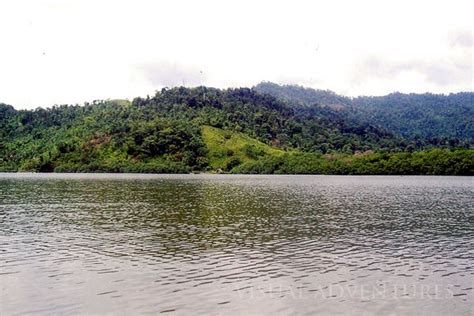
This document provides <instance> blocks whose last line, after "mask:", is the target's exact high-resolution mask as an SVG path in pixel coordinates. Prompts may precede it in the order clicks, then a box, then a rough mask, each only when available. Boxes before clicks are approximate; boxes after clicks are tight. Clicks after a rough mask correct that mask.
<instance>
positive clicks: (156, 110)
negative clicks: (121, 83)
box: [0, 86, 474, 175]
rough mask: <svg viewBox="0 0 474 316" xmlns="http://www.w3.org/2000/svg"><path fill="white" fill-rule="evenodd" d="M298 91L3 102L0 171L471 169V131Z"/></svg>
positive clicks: (171, 92)
mask: <svg viewBox="0 0 474 316" xmlns="http://www.w3.org/2000/svg"><path fill="white" fill-rule="evenodd" d="M276 87H279V86H276ZM274 88H275V87H274ZM282 91H283V90H282ZM262 92H264V91H262ZM280 92H281V91H280ZM305 93H306V94H307V95H306V96H305V98H309V97H311V96H313V95H312V94H311V91H309V92H308V91H306V92H305ZM297 95H298V94H297V93H293V94H292V95H291V97H284V98H283V97H282V95H277V96H273V95H270V94H268V93H266V92H265V93H261V92H259V89H247V88H241V89H226V90H220V89H213V88H206V87H197V88H183V87H180V88H173V89H163V90H161V91H159V92H157V93H156V94H155V95H154V96H153V97H147V98H136V99H134V100H133V101H132V102H129V101H127V100H105V101H94V102H93V103H92V104H89V103H86V104H85V105H84V106H79V105H61V106H54V107H52V108H50V109H41V108H39V109H36V110H32V111H25V110H21V111H17V110H15V109H14V108H13V107H12V106H10V105H6V104H0V171H37V172H147V173H187V172H230V173H296V174H304V173H323V174H455V175H461V174H462V175H471V174H473V173H474V167H473V161H474V157H473V152H474V150H473V149H471V145H472V142H470V141H469V139H470V138H469V137H470V136H469V133H468V136H469V137H467V138H455V139H449V140H448V139H447V138H444V139H443V138H439V139H438V142H437V143H434V142H433V141H432V139H431V138H423V136H420V135H423V134H422V133H421V134H420V135H418V136H417V137H415V138H407V137H404V136H403V134H401V133H397V132H396V131H394V130H395V129H393V130H388V129H386V128H382V127H380V126H379V124H373V123H372V121H371V119H370V120H367V119H362V118H361V117H360V116H357V115H355V114H351V115H349V114H346V110H345V105H342V107H341V106H334V105H335V104H336V103H331V102H332V101H337V102H339V103H340V105H341V104H343V101H344V102H346V101H345V100H346V99H347V98H344V97H340V96H337V95H335V94H333V93H330V92H325V93H322V95H325V96H326V97H325V100H326V101H325V102H328V106H314V105H308V104H307V103H305V102H307V101H304V100H300V101H298V102H297V101H291V100H292V98H295V96H297ZM331 98H332V99H331ZM347 100H350V99H347ZM329 103H331V104H329ZM350 106H351V107H352V106H353V105H350ZM453 106H455V105H453ZM456 106H457V105H456ZM470 110H472V106H471V109H470ZM470 110H469V111H470ZM446 111H447V110H446ZM351 113H352V112H351ZM427 113H428V115H429V113H430V112H429V111H427ZM374 121H376V119H374ZM466 126H467V127H468V125H466ZM419 128H420V129H423V128H424V127H423V126H419ZM463 133H464V132H463ZM463 135H464V134H463Z"/></svg>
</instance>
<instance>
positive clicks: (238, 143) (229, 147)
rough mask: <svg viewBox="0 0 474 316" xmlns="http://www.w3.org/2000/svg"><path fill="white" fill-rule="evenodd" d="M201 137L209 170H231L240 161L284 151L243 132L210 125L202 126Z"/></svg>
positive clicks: (255, 159) (249, 161)
mask: <svg viewBox="0 0 474 316" xmlns="http://www.w3.org/2000/svg"><path fill="white" fill-rule="evenodd" d="M202 137H203V140H204V142H205V144H206V147H207V149H208V158H209V167H210V170H221V171H231V170H232V169H233V168H234V167H236V166H238V165H240V164H242V163H244V164H252V163H255V162H256V161H258V160H260V159H265V158H269V157H273V156H276V157H278V156H281V155H283V154H284V153H285V152H284V151H283V150H281V149H278V148H274V147H271V146H269V145H267V144H264V143H262V142H260V141H258V140H255V139H253V138H250V137H249V136H247V135H245V134H243V133H238V132H232V131H225V130H222V129H219V128H215V127H211V126H203V127H202Z"/></svg>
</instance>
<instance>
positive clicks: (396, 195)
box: [0, 174, 474, 315]
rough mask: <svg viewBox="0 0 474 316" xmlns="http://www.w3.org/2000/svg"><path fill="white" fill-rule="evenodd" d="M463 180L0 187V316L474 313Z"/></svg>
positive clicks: (163, 180)
mask: <svg viewBox="0 0 474 316" xmlns="http://www.w3.org/2000/svg"><path fill="white" fill-rule="evenodd" d="M473 189H474V178H469V177H380V176H377V177H338V176H221V175H205V176H204V175H185V176H163V175H161V176H160V175H105V174H103V175H61V174H59V175H58V174H55V175H28V174H26V175H7V174H0V314H2V315H9V314H17V313H39V314H50V313H56V314H78V313H81V314H82V313H86V314H90V313H108V314H137V313H152V314H158V313H168V314H176V315H188V314H212V315H215V314H223V315H227V314H298V315H299V314H310V315H312V314H315V313H323V314H334V313H342V314H377V315H381V314H382V315H384V314H390V313H393V314H411V315H413V314H430V315H431V314H443V315H446V314H464V315H473V314H474V290H473V287H474V285H473V280H474V267H473V264H474V247H473V241H474V210H473V207H472V205H473V204H474V203H473V202H474V201H473Z"/></svg>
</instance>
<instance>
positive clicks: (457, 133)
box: [255, 82, 474, 147]
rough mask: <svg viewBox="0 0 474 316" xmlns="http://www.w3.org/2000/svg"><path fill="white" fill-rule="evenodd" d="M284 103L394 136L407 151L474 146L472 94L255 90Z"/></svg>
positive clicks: (267, 87) (266, 84)
mask: <svg viewBox="0 0 474 316" xmlns="http://www.w3.org/2000/svg"><path fill="white" fill-rule="evenodd" d="M255 90H256V91H258V92H260V93H266V94H270V95H272V96H274V97H276V98H278V99H280V100H283V101H285V102H286V103H287V104H288V105H289V106H291V107H292V108H294V109H296V110H297V111H302V112H304V111H307V112H308V111H309V112H312V113H313V114H314V113H320V112H322V111H323V112H326V113H328V112H332V115H334V116H337V117H339V118H340V119H342V120H346V121H350V122H359V123H363V122H368V123H370V124H372V125H374V126H379V127H380V126H383V128H384V129H385V130H387V131H389V132H390V133H393V134H395V135H400V136H403V137H404V138H406V139H407V140H408V141H410V142H411V143H412V144H413V146H418V147H420V146H425V147H426V146H433V147H440V146H442V147H443V146H459V147H463V146H464V147H466V146H469V145H470V144H472V143H473V142H474V121H473V119H472V118H473V117H474V106H473V96H474V94H473V93H472V92H460V93H453V94H449V95H442V94H432V93H424V94H414V93H410V94H403V93H391V94H389V95H386V96H380V97H357V98H348V97H344V96H340V95H337V94H336V93H334V92H332V91H329V90H315V89H311V88H304V87H300V86H294V85H284V86H280V85H277V84H274V83H270V82H263V83H260V84H258V85H257V86H256V87H255Z"/></svg>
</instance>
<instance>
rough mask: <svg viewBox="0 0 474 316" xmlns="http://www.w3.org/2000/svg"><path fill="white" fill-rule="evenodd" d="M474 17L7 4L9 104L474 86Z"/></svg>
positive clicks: (2, 27) (438, 10)
mask: <svg viewBox="0 0 474 316" xmlns="http://www.w3.org/2000/svg"><path fill="white" fill-rule="evenodd" d="M472 12H474V2H473V1H456V0H451V1H439V2H438V1H413V0H411V1H390V2H389V1H364V0H362V1H337V0H336V1H299V0H291V1H263V0H262V1H258V0H253V1H246V0H238V1H234V0H229V1H206V0H200V1H182V0H173V1H142V0H133V1H132V0H130V1H120V0H113V1H107V0H105V1H101V0H94V1H88V0H80V1H76V0H71V1H68V0H59V1H52V0H48V1H41V0H11V1H6V0H0V43H1V45H0V102H3V103H7V104H11V105H13V106H14V107H15V108H17V109H21V108H23V109H25V108H27V109H31V108H36V107H40V106H41V107H50V106H52V105H54V104H76V103H77V104H83V103H84V102H86V101H93V100H101V99H109V98H110V99H118V98H128V99H133V98H134V97H136V96H146V95H153V94H154V92H155V91H156V90H159V89H161V88H163V87H172V86H180V85H184V86H189V87H191V86H198V85H206V86H213V87H219V88H227V87H244V86H246V87H251V86H253V85H256V84H258V83H259V82H261V81H272V82H276V83H280V84H298V85H302V86H306V87H312V88H315V89H329V90H333V91H335V92H337V93H340V94H343V95H348V96H357V95H384V94H388V93H390V92H395V91H400V92H407V93H408V92H416V93H423V92H433V93H451V92H459V91H473V63H474V58H473V21H474V19H473V18H472V16H471V14H472Z"/></svg>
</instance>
